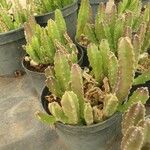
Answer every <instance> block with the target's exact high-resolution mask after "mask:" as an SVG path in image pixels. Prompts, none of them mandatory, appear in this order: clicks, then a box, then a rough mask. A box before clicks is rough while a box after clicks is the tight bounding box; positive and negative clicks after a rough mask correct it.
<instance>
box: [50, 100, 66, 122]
mask: <svg viewBox="0 0 150 150" xmlns="http://www.w3.org/2000/svg"><path fill="white" fill-rule="evenodd" d="M48 108H49V111H50V112H51V114H52V115H53V116H54V117H55V119H56V121H61V122H63V123H64V124H65V123H68V118H67V117H66V116H65V114H64V112H63V110H62V107H61V106H60V105H59V104H58V103H57V102H52V103H49V105H48Z"/></svg>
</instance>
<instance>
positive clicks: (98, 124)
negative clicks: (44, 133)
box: [56, 112, 119, 129]
mask: <svg viewBox="0 0 150 150" xmlns="http://www.w3.org/2000/svg"><path fill="white" fill-rule="evenodd" d="M118 115H119V112H116V113H114V114H113V115H112V116H111V117H110V118H108V119H106V120H104V121H102V122H99V123H96V124H92V125H89V126H86V125H84V126H79V125H69V124H64V123H61V122H57V123H56V124H57V125H60V126H64V127H67V128H70V129H89V128H90V129H91V128H95V127H98V126H101V129H103V128H107V126H106V124H108V123H109V122H110V123H111V122H112V120H114V118H116V117H117V116H118Z"/></svg>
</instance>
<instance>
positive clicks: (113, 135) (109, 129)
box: [41, 87, 122, 150]
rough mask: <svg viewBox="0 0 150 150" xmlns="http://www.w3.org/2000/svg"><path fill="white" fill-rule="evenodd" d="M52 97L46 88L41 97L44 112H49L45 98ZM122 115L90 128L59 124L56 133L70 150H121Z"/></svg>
mask: <svg viewBox="0 0 150 150" xmlns="http://www.w3.org/2000/svg"><path fill="white" fill-rule="evenodd" d="M47 95H50V92H49V91H48V88H47V87H45V88H44V89H43V91H42V95H41V103H42V106H43V108H44V110H45V111H46V112H47V113H48V114H50V112H49V110H48V103H49V102H48V101H47V100H46V98H45V96H47ZM121 120H122V115H121V114H120V113H116V114H114V115H113V116H112V117H110V118H109V119H107V120H106V121H103V122H101V123H97V124H93V125H90V126H77V125H75V126H73V125H65V124H63V123H60V122H57V123H56V125H55V127H56V132H57V134H58V135H59V137H60V138H61V139H62V141H63V142H64V143H65V144H66V146H67V148H68V149H69V150H120V140H121V138H122V134H121Z"/></svg>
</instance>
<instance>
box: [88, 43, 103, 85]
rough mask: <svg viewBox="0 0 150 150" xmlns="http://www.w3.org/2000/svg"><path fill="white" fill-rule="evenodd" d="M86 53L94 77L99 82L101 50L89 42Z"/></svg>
mask: <svg viewBox="0 0 150 150" xmlns="http://www.w3.org/2000/svg"><path fill="white" fill-rule="evenodd" d="M87 54H88V58H89V62H90V65H91V67H92V71H93V73H94V76H95V79H96V81H98V82H99V83H101V82H102V79H103V61H102V56H101V52H100V51H99V49H98V47H97V46H96V45H95V44H90V45H89V46H88V48H87Z"/></svg>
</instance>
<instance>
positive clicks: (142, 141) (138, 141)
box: [121, 102, 150, 150]
mask: <svg viewBox="0 0 150 150" xmlns="http://www.w3.org/2000/svg"><path fill="white" fill-rule="evenodd" d="M145 111H146V110H145V107H144V105H143V104H142V103H140V102H138V103H136V104H134V105H132V106H131V107H130V109H129V110H128V111H127V112H126V113H125V114H124V115H123V121H122V134H123V139H122V142H121V150H149V149H150V118H149V117H145V116H146V114H145Z"/></svg>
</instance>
